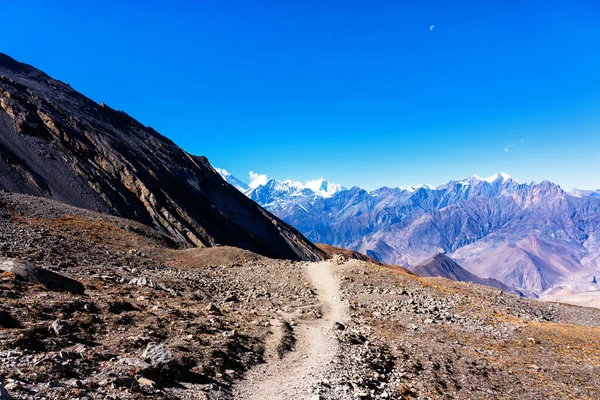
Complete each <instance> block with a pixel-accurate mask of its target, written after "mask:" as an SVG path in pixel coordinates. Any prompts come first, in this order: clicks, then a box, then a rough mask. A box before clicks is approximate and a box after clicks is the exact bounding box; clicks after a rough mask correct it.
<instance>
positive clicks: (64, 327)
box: [50, 319, 71, 336]
mask: <svg viewBox="0 0 600 400" xmlns="http://www.w3.org/2000/svg"><path fill="white" fill-rule="evenodd" d="M50 327H51V328H52V329H53V330H54V332H55V333H56V334H57V335H58V336H65V335H67V334H68V333H69V332H70V330H71V328H70V326H69V323H68V322H67V321H64V320H62V319H57V320H55V321H54V322H53V323H52V325H50Z"/></svg>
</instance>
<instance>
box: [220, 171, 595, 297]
mask: <svg viewBox="0 0 600 400" xmlns="http://www.w3.org/2000/svg"><path fill="white" fill-rule="evenodd" d="M225 179H228V180H231V178H230V177H229V178H228V177H225ZM320 182H321V187H323V188H329V190H328V191H326V192H325V193H326V195H324V193H323V192H322V191H320V190H313V189H311V188H310V187H307V185H305V184H302V183H299V182H293V181H282V182H279V181H276V180H274V179H270V180H268V181H267V182H266V183H264V184H261V185H258V186H255V187H253V188H247V189H245V190H244V193H245V194H246V195H247V196H248V197H249V198H251V199H252V200H254V201H256V202H258V203H259V204H261V205H262V206H263V207H265V208H266V209H267V210H269V211H271V212H272V213H273V214H275V215H277V216H279V217H280V218H282V219H283V220H284V221H286V222H288V223H289V224H291V225H293V226H295V227H296V228H297V229H298V230H300V232H302V233H303V234H304V235H306V237H307V238H309V239H310V240H312V241H313V242H315V243H326V244H329V245H333V246H337V247H343V248H348V249H352V250H356V251H360V252H363V253H365V254H367V255H369V256H371V257H373V258H375V259H377V260H379V261H382V262H385V263H390V264H397V265H401V266H404V267H411V266H415V265H417V264H419V263H421V262H422V261H423V260H425V259H427V258H429V257H432V256H434V255H435V254H438V253H444V254H447V255H449V256H451V257H452V258H453V259H454V260H456V262H457V263H458V264H460V265H461V266H462V267H464V268H465V269H466V270H467V271H469V272H470V273H472V274H475V275H476V276H478V277H480V278H482V279H488V278H492V279H496V280H498V281H500V282H502V283H503V284H505V285H507V286H511V287H514V288H516V289H517V290H520V291H524V292H530V293H534V294H535V295H541V294H542V293H543V292H545V291H546V290H549V289H551V288H554V287H556V286H561V285H562V286H568V287H570V288H572V289H576V290H597V289H598V288H597V285H596V284H594V283H592V281H593V277H594V276H596V275H600V272H598V271H599V269H600V195H599V194H598V193H600V191H583V190H574V191H572V192H566V191H564V190H563V189H562V188H561V187H560V186H559V185H557V184H554V183H552V182H549V181H544V182H541V183H535V182H531V183H521V182H519V181H518V180H517V179H515V178H513V177H512V176H510V175H507V174H505V173H498V174H495V175H493V176H490V177H487V178H481V177H478V176H476V175H473V176H471V177H468V178H465V179H460V180H455V181H450V182H448V183H446V184H444V185H441V186H438V187H433V186H430V185H421V186H415V187H413V186H409V187H400V188H389V187H382V188H380V189H377V190H373V191H367V190H364V189H361V188H359V187H352V188H350V189H345V188H343V187H342V186H340V185H335V184H331V183H329V182H328V181H326V180H324V179H321V180H320Z"/></svg>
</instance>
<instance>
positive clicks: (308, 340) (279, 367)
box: [234, 261, 347, 400]
mask: <svg viewBox="0 0 600 400" xmlns="http://www.w3.org/2000/svg"><path fill="white" fill-rule="evenodd" d="M333 268H334V266H333V264H331V263H330V262H329V261H324V262H319V263H309V264H306V265H305V267H304V272H305V274H306V276H307V277H308V278H309V279H310V281H311V282H312V284H313V286H314V287H315V288H316V290H317V295H318V298H319V301H320V303H321V311H322V313H323V315H322V317H321V318H319V319H316V320H314V321H305V322H300V323H299V324H298V325H297V326H295V327H294V336H295V339H296V343H295V346H294V350H293V351H292V352H290V353H288V354H286V355H284V356H283V358H279V356H278V355H277V353H276V352H273V351H268V352H267V355H266V357H267V363H266V364H262V365H259V366H257V367H256V368H254V369H253V370H251V371H250V373H249V374H248V375H247V377H246V379H245V381H243V382H242V383H241V384H240V385H239V386H238V387H237V388H236V390H235V391H234V398H239V399H249V400H259V399H261V400H266V399H278V400H286V399H298V400H302V399H311V398H314V395H315V394H314V393H313V392H312V391H313V388H314V387H315V385H316V384H318V383H319V382H320V381H322V380H323V379H325V376H326V375H327V372H328V370H329V368H330V366H331V364H332V362H333V361H334V358H335V356H336V354H337V352H338V349H339V343H338V340H337V338H336V336H335V334H334V332H333V326H334V323H335V322H340V323H344V322H345V321H346V319H347V313H346V307H345V305H344V303H343V302H342V301H341V298H340V289H339V284H338V282H337V280H336V278H335V276H334V274H333ZM274 328H275V329H274V332H273V335H272V337H271V339H270V340H271V342H273V341H278V340H280V338H281V336H282V335H281V333H280V332H279V331H278V330H279V329H281V328H280V327H278V326H275V327H274ZM276 346H277V343H267V349H269V348H273V347H276Z"/></svg>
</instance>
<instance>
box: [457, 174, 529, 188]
mask: <svg viewBox="0 0 600 400" xmlns="http://www.w3.org/2000/svg"><path fill="white" fill-rule="evenodd" d="M497 180H500V181H501V182H509V181H513V182H515V183H520V182H519V181H518V180H516V179H515V178H514V177H512V176H510V175H508V174H506V173H504V172H500V173H498V174H494V175H492V176H488V177H487V178H481V177H480V176H478V175H472V176H470V177H468V178H466V179H463V180H461V181H458V183H461V184H463V185H469V184H475V183H479V182H487V183H493V182H496V181H497Z"/></svg>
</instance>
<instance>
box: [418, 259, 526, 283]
mask: <svg viewBox="0 0 600 400" xmlns="http://www.w3.org/2000/svg"><path fill="white" fill-rule="evenodd" d="M410 270H411V271H412V272H414V273H415V274H417V275H419V276H425V277H431V278H435V277H439V278H446V279H450V280H452V281H457V282H472V283H476V284H478V285H486V286H491V287H495V288H498V289H500V290H504V291H505V292H516V291H515V289H513V288H511V287H509V286H506V285H505V284H503V283H502V282H500V281H499V280H497V279H494V278H485V279H483V278H480V277H478V276H477V275H474V274H472V273H470V272H469V271H467V270H466V269H464V268H463V267H461V266H460V265H458V264H457V263H456V262H455V261H454V260H453V259H451V258H450V257H448V256H447V255H445V254H442V253H439V254H436V255H435V256H433V257H431V258H429V259H427V260H425V261H424V262H422V263H420V264H418V265H415V266H412V267H411V268H410Z"/></svg>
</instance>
